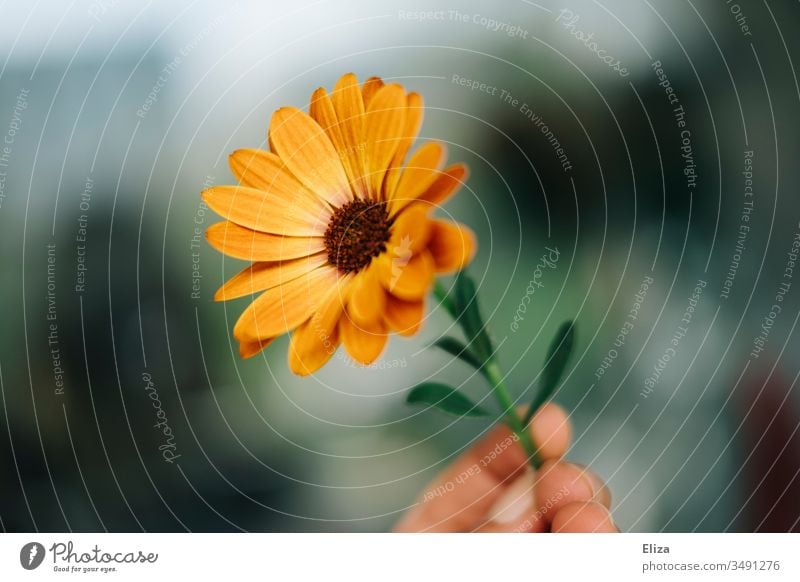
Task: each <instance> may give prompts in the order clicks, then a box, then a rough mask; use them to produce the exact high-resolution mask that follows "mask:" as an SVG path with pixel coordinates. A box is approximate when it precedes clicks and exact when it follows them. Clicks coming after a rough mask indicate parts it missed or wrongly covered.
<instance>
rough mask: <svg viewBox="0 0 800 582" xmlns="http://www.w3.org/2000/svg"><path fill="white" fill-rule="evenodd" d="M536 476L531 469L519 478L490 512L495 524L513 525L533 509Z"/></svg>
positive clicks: (490, 517)
mask: <svg viewBox="0 0 800 582" xmlns="http://www.w3.org/2000/svg"><path fill="white" fill-rule="evenodd" d="M533 484H534V474H533V471H532V470H530V469H526V471H525V472H524V473H523V474H522V475H520V476H519V477H517V479H516V480H515V481H514V482H513V483H512V484H511V485H509V487H508V489H507V490H506V491H505V493H503V495H502V496H501V497H500V499H498V500H497V501H495V502H494V505H492V508H491V509H490V510H489V519H490V521H493V522H495V523H499V524H507V523H511V522H513V521H515V520H517V519H519V518H520V517H522V515H524V514H525V512H526V511H528V510H529V509H531V508H532V507H533Z"/></svg>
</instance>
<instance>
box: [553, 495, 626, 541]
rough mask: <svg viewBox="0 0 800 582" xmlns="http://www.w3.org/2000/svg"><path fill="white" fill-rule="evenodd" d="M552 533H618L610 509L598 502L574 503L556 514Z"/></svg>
mask: <svg viewBox="0 0 800 582" xmlns="http://www.w3.org/2000/svg"><path fill="white" fill-rule="evenodd" d="M551 531H553V532H557V533H616V532H618V531H619V529H618V528H617V526H616V525H614V520H613V519H612V518H611V513H610V512H609V511H608V509H607V508H606V507H605V506H603V505H601V504H600V503H597V502H596V501H573V502H572V503H568V504H567V505H565V506H564V507H562V508H561V509H559V510H558V512H556V514H555V516H554V517H553V524H552V527H551Z"/></svg>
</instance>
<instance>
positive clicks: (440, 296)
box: [433, 279, 458, 321]
mask: <svg viewBox="0 0 800 582" xmlns="http://www.w3.org/2000/svg"><path fill="white" fill-rule="evenodd" d="M433 295H434V296H435V297H436V299H437V300H438V301H439V303H441V305H442V307H444V308H445V310H446V311H447V313H449V314H450V317H452V318H453V319H454V320H456V321H458V313H456V306H455V304H454V303H453V300H452V299H450V296H449V295H448V294H447V289H445V288H444V285H442V282H441V281H439V279H436V280H435V281H434V283H433Z"/></svg>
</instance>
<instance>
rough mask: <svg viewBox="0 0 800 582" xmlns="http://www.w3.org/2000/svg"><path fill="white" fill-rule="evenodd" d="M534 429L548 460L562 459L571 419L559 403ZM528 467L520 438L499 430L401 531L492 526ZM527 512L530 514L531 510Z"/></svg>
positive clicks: (439, 482) (458, 464)
mask: <svg viewBox="0 0 800 582" xmlns="http://www.w3.org/2000/svg"><path fill="white" fill-rule="evenodd" d="M529 430H530V431H531V435H532V438H533V439H534V443H535V444H536V446H537V447H538V448H539V452H540V455H541V457H542V458H546V459H553V458H559V457H561V456H562V455H563V454H564V453H565V452H566V450H567V448H568V447H569V442H570V436H571V432H572V430H571V428H570V423H569V418H568V417H567V415H566V413H565V412H564V411H563V409H562V408H561V407H560V406H558V405H556V404H546V405H545V406H543V407H542V408H541V409H540V410H539V411H538V412H537V413H536V414H535V415H534V417H533V419H532V421H531V425H530V429H529ZM527 467H528V457H527V455H526V454H525V452H524V450H523V448H522V446H521V445H520V443H519V438H518V437H517V435H515V434H514V433H513V432H512V431H511V430H509V428H508V427H506V426H505V425H499V426H496V427H494V428H493V429H492V430H490V431H489V433H488V435H487V436H486V437H484V438H483V439H481V440H480V441H479V442H478V443H476V444H475V445H473V446H472V447H471V448H470V449H469V450H468V451H467V452H466V453H464V454H463V455H461V456H460V457H459V458H458V459H457V460H456V461H455V462H454V463H453V464H451V465H450V466H449V467H448V468H447V469H446V470H445V471H443V472H442V473H441V474H440V475H439V476H437V477H436V478H435V479H434V480H433V481H432V482H431V483H430V484H429V485H428V486H427V487H426V488H425V490H423V492H422V494H421V495H420V497H419V499H418V500H417V503H416V505H415V506H414V507H413V508H412V509H410V510H409V511H408V512H407V513H406V514H405V515H404V516H403V518H402V519H401V520H400V522H399V523H398V524H397V526H396V527H395V530H396V531H464V530H472V529H474V528H475V527H477V526H478V524H479V523H483V522H486V521H487V515H489V514H490V513H491V512H490V510H491V509H492V508H493V506H494V505H495V503H497V501H498V499H499V498H500V497H501V496H502V495H503V493H504V492H505V490H506V489H507V488H508V487H510V486H511V484H512V483H513V482H514V481H515V479H516V478H517V477H518V476H520V475H521V474H522V473H524V471H525V470H526V468H527ZM529 497H530V496H529ZM527 510H528V513H530V507H528V508H527ZM533 526H534V527H537V526H538V521H537V522H536V523H534V524H533Z"/></svg>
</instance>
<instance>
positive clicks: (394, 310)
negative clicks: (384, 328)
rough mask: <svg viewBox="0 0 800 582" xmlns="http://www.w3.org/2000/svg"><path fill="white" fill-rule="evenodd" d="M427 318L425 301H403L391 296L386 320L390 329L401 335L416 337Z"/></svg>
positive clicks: (388, 301)
mask: <svg viewBox="0 0 800 582" xmlns="http://www.w3.org/2000/svg"><path fill="white" fill-rule="evenodd" d="M424 317H425V300H424V299H422V300H420V301H403V300H402V299H398V298H397V297H395V296H393V295H389V296H388V298H387V301H386V311H385V312H384V319H385V320H386V323H387V324H388V326H389V329H391V330H392V331H394V332H395V333H398V334H400V335H405V336H408V335H414V334H415V333H417V332H418V331H419V328H420V327H421V326H422V320H423V319H424Z"/></svg>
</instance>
